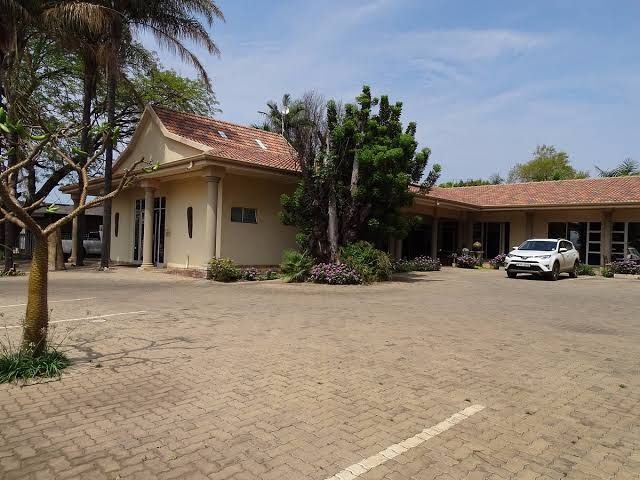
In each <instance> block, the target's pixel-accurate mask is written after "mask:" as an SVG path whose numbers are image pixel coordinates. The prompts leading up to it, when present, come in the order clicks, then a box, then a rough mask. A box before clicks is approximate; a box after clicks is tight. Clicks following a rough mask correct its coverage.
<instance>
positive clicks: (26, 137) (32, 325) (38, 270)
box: [0, 108, 157, 356]
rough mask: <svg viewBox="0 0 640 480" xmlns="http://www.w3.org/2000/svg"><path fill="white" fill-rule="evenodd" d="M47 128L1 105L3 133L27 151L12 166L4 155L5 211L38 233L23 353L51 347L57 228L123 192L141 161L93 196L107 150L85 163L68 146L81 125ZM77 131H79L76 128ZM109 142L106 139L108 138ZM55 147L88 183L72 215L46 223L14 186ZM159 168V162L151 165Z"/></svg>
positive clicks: (0, 194)
mask: <svg viewBox="0 0 640 480" xmlns="http://www.w3.org/2000/svg"><path fill="white" fill-rule="evenodd" d="M40 128H41V130H43V131H45V133H44V134H43V135H34V134H33V133H32V132H33V129H31V132H30V131H29V130H30V129H29V128H27V127H25V126H24V125H23V124H22V122H19V121H17V122H12V121H11V120H10V119H9V118H8V116H7V115H6V112H5V111H4V109H2V108H0V135H1V136H2V137H7V136H11V137H13V138H14V139H15V140H12V141H14V143H15V144H16V145H17V146H18V148H19V151H21V152H24V155H23V156H21V157H20V158H19V159H18V161H17V162H16V163H15V164H13V165H12V166H8V162H7V157H6V154H2V155H0V165H2V166H4V167H5V168H3V169H2V170H1V171H0V200H2V207H0V212H1V213H2V214H3V218H2V222H11V223H13V224H15V225H17V226H18V227H20V228H25V229H28V230H29V231H30V232H31V233H32V234H33V236H34V249H33V257H32V260H31V271H30V274H29V281H28V297H27V308H26V313H25V320H24V327H23V338H22V346H21V350H22V352H23V353H25V354H28V355H32V356H39V355H41V354H42V353H44V352H45V351H46V348H47V331H48V325H49V311H48V307H47V285H48V256H49V253H48V252H49V251H48V238H49V237H50V236H51V235H52V234H53V233H54V232H56V231H57V230H58V229H59V228H60V227H61V226H63V225H64V224H66V223H68V222H70V221H72V220H73V218H75V217H76V216H77V215H78V214H79V213H81V212H83V211H84V210H86V209H87V208H91V207H93V206H96V205H100V204H101V203H103V202H104V201H105V200H106V199H110V198H113V197H115V196H116V195H118V193H120V192H121V191H122V190H123V189H124V188H126V187H127V186H128V185H129V184H130V181H131V180H132V179H133V178H134V172H135V171H136V170H137V168H138V166H139V165H140V163H141V162H138V163H136V164H135V165H133V166H132V167H131V168H130V169H128V170H127V171H125V173H124V175H123V178H122V180H121V181H120V184H119V185H118V187H117V188H116V189H115V190H113V191H111V192H108V193H106V194H104V195H102V196H99V197H96V198H93V199H91V200H89V199H88V182H89V176H88V170H89V168H90V167H91V165H92V164H93V163H94V162H95V161H96V160H97V159H98V157H100V155H101V154H102V153H103V149H104V147H103V149H102V150H98V151H97V152H95V153H94V155H93V156H91V157H90V158H87V159H86V160H85V161H84V162H83V163H82V164H78V163H77V162H75V161H74V159H73V156H72V155H71V154H70V153H69V152H68V151H66V149H65V147H64V145H65V144H66V142H65V140H66V136H67V135H68V134H69V133H70V132H74V130H77V129H76V128H75V127H73V126H66V127H63V128H60V129H57V130H55V131H48V126H47V125H41V126H40ZM74 134H75V133H74ZM102 134H103V136H107V135H112V134H113V132H111V131H109V130H107V129H105V130H103V133H102ZM103 145H105V143H104V142H103ZM47 148H50V149H52V150H53V151H55V152H56V153H57V155H58V156H59V157H60V158H61V159H62V160H63V161H64V162H65V163H66V164H68V165H70V166H71V168H72V169H73V170H74V171H76V172H77V173H79V174H80V175H81V176H82V178H83V185H84V186H83V189H82V192H81V193H80V201H79V204H78V206H77V207H76V208H75V209H74V210H73V211H72V212H71V213H70V214H68V215H66V216H65V217H63V218H61V219H60V220H58V221H56V222H54V223H52V224H50V225H48V226H47V227H41V226H40V225H38V223H36V221H35V220H34V219H33V218H32V217H31V215H30V211H29V209H28V208H26V207H25V206H24V205H23V203H22V202H21V201H20V200H19V199H18V198H17V197H16V195H15V193H14V191H13V184H14V182H15V180H14V179H15V178H16V177H17V176H18V175H19V173H20V171H21V170H23V169H28V168H30V167H31V166H32V165H33V166H35V167H36V168H37V165H38V161H39V160H40V156H41V155H42V152H43V151H44V150H45V149H47ZM148 168H151V169H154V168H157V167H154V166H149V167H148Z"/></svg>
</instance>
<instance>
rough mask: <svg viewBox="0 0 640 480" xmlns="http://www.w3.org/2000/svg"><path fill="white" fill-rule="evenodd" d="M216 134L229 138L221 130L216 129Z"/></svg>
mask: <svg viewBox="0 0 640 480" xmlns="http://www.w3.org/2000/svg"><path fill="white" fill-rule="evenodd" d="M218 135H220V136H221V137H222V138H229V137H227V134H226V133H224V132H223V131H222V130H218Z"/></svg>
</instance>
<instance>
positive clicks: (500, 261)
mask: <svg viewBox="0 0 640 480" xmlns="http://www.w3.org/2000/svg"><path fill="white" fill-rule="evenodd" d="M506 259H507V256H506V255H505V254H504V253H501V254H500V255H496V256H495V257H494V258H492V259H491V260H489V265H491V266H492V267H493V268H495V269H496V270H497V269H498V268H500V267H502V266H504V261H505V260H506Z"/></svg>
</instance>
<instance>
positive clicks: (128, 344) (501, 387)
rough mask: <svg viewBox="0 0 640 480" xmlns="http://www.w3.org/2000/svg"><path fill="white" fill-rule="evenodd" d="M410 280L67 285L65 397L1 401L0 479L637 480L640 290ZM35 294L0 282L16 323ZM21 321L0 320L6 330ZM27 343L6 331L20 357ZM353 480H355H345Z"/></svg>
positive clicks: (76, 279) (51, 391) (489, 274)
mask: <svg viewBox="0 0 640 480" xmlns="http://www.w3.org/2000/svg"><path fill="white" fill-rule="evenodd" d="M503 275H504V274H503V272H494V271H462V270H453V269H445V270H443V271H442V272H438V273H430V274H417V275H411V276H408V277H407V278H405V279H404V281H398V282H392V283H387V284H380V285H375V286H371V287H345V288H341V287H325V286H316V285H282V284H278V283H262V284H237V285H220V284H211V283H208V282H206V281H203V280H194V279H184V278H177V277H173V276H170V275H163V274H157V273H141V272H137V271H134V270H127V269H121V270H118V271H117V272H115V273H107V274H105V273H96V272H91V271H83V272H56V273H53V274H52V281H51V291H50V297H51V298H52V299H74V298H81V297H82V298H86V297H96V298H94V299H90V300H85V301H80V302H68V303H57V304H52V309H53V311H52V319H54V320H56V319H69V318H79V317H83V316H96V315H106V314H112V313H122V312H132V311H139V310H146V311H147V313H145V314H136V315H123V316H118V317H110V318H106V319H104V321H102V320H98V322H92V321H86V322H73V323H60V324H58V325H57V326H56V329H55V330H56V331H55V337H56V338H58V339H59V340H63V346H64V348H65V349H66V350H67V351H68V353H69V355H70V356H71V357H72V358H73V360H74V365H73V367H72V368H71V369H70V370H69V373H67V374H65V375H64V376H63V378H62V380H61V381H51V382H45V383H40V384H35V385H29V386H23V387H19V386H14V385H0V478H2V479H14V478H20V479H23V478H25V479H40V478H43V479H45V478H60V479H64V478H89V479H116V478H136V479H137V478H158V479H170V478H180V479H183V478H194V479H198V478H209V479H235V480H245V479H266V480H270V479H272V480H279V479H313V480H324V479H326V478H330V477H332V476H334V475H336V474H337V473H338V472H341V471H343V469H345V468H346V467H348V466H350V465H353V464H354V463H357V462H359V461H362V460H363V459H366V458H368V457H370V456H372V455H376V454H377V453H378V452H381V451H383V450H384V449H386V448H387V447H389V446H390V445H392V444H395V443H398V442H402V441H403V440H405V439H407V438H409V437H412V436H414V435H416V433H418V432H420V431H422V430H423V429H424V428H427V427H429V426H432V425H435V424H438V422H441V421H442V420H444V419H446V418H448V417H450V416H451V415H452V414H454V413H456V412H458V411H461V410H462V409H464V408H466V407H468V406H470V405H473V404H481V405H485V406H486V408H485V409H484V410H482V411H481V412H479V413H477V414H476V415H473V416H472V417H470V418H468V419H466V420H464V421H462V422H460V423H459V424H457V425H455V426H454V427H452V428H450V429H449V430H447V431H445V432H442V433H441V434H439V435H438V436H436V437H433V438H430V439H429V440H428V441H425V442H424V443H422V444H420V445H418V446H416V447H415V448H412V449H410V450H408V451H407V452H405V453H403V454H401V455H398V456H397V457H395V458H393V459H392V460H389V461H387V462H385V463H384V464H382V465H380V466H378V467H375V468H373V469H371V470H369V471H367V472H366V473H364V474H362V475H361V476H359V477H358V479H364V480H374V479H386V480H396V479H415V480H418V479H419V480H423V479H436V478H437V479H441V480H444V479H507V478H518V479H540V480H542V479H563V478H569V479H571V478H574V479H576V478H580V479H621V480H622V479H631V478H639V477H640V378H639V376H638V374H639V372H640V368H639V367H640V365H639V364H640V342H639V340H640V322H639V320H638V318H639V316H638V307H639V306H640V302H639V300H638V299H639V298H640V296H639V294H640V282H638V281H633V280H616V279H614V280H607V279H602V278H580V279H578V280H575V281H574V280H568V279H567V280H562V281H559V282H556V283H550V282H545V281H536V280H526V279H522V280H520V279H518V280H509V279H506V278H504V276H503ZM24 288H25V279H23V278H14V279H0V305H11V304H16V303H21V302H23V301H24V291H25V290H24ZM21 313H22V310H21V308H15V307H10V308H2V307H0V325H15V324H16V323H19V320H20V318H19V317H20V315H21ZM18 334H19V330H9V331H6V333H5V332H3V331H2V330H0V338H2V341H3V342H5V343H6V341H7V340H8V339H14V340H15V339H16V338H17V335H18ZM341 480H344V479H341Z"/></svg>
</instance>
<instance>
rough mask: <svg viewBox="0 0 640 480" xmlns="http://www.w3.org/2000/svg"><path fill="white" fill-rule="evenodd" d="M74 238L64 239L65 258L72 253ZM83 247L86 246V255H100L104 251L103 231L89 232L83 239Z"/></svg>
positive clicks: (63, 250)
mask: <svg viewBox="0 0 640 480" xmlns="http://www.w3.org/2000/svg"><path fill="white" fill-rule="evenodd" d="M72 244H73V240H72V239H63V240H62V252H63V253H64V255H65V258H68V257H69V255H71V250H72ZM82 247H83V248H84V255H85V256H87V255H100V254H101V253H102V232H89V233H87V235H86V236H85V238H84V240H83V241H82Z"/></svg>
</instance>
